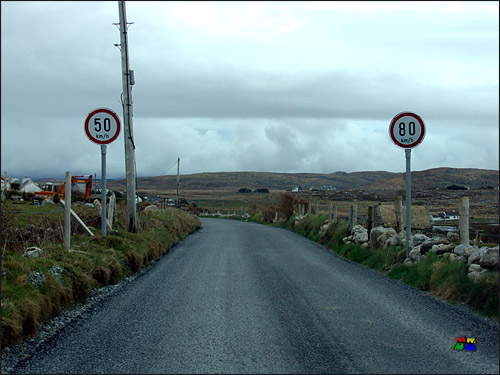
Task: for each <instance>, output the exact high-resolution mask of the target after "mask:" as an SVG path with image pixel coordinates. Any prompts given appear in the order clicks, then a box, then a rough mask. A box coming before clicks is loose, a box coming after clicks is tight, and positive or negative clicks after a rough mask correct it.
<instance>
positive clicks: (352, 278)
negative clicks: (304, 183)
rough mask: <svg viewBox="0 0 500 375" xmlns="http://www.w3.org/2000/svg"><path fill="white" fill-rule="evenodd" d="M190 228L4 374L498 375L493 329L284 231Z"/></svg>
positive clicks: (210, 225) (225, 225) (220, 225)
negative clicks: (464, 345)
mask: <svg viewBox="0 0 500 375" xmlns="http://www.w3.org/2000/svg"><path fill="white" fill-rule="evenodd" d="M202 222H203V228H202V229H201V230H200V231H199V232H198V233H196V234H193V235H191V236H189V237H188V238H186V239H185V240H184V241H182V242H181V243H180V244H179V245H177V246H176V247H175V248H174V250H173V251H171V252H170V253H169V254H168V255H166V256H165V257H163V258H162V259H161V261H159V262H158V263H157V264H156V265H155V266H154V267H153V268H152V269H151V270H150V271H148V272H147V273H145V274H144V275H143V276H141V277H140V278H138V279H136V280H135V281H134V282H132V283H130V284H129V285H127V286H126V287H124V288H123V289H121V290H120V292H119V293H118V294H115V295H113V296H111V297H109V298H107V299H106V300H104V301H103V302H102V303H101V304H100V305H99V306H98V308H97V309H95V310H94V311H93V312H92V313H90V314H89V315H88V316H86V317H85V318H84V319H79V320H77V321H76V322H73V323H71V324H69V325H67V326H66V327H65V328H64V329H63V330H62V331H61V332H60V333H59V334H58V335H57V336H56V337H55V338H53V339H52V340H51V341H50V342H48V343H47V344H44V345H43V346H42V347H41V348H40V349H39V350H38V351H37V352H36V353H35V354H34V355H33V356H32V357H31V358H28V359H27V360H26V361H25V362H24V363H22V364H21V365H20V366H19V367H18V368H16V369H15V372H16V373H54V372H56V373H65V374H70V373H439V374H444V373H455V374H456V373H498V370H499V356H498V349H499V346H498V337H499V331H498V324H497V323H494V322H491V321H489V320H487V319H484V318H481V317H479V316H477V315H475V314H471V313H468V312H467V311H466V310H465V309H463V308H458V307H453V306H450V305H448V304H446V303H443V302H440V301H439V300H437V299H436V298H434V297H432V296H429V295H428V294H426V293H423V292H420V291H418V290H416V289H413V288H410V287H408V286H406V285H404V284H402V283H401V282H399V281H393V280H390V279H388V278H387V277H385V276H383V275H381V274H378V273H377V272H375V271H372V270H370V269H367V268H365V267H362V266H360V265H358V264H356V263H353V262H350V261H346V260H344V259H342V258H341V257H339V256H337V255H336V254H334V253H332V252H330V251H328V250H327V249H325V248H324V247H322V246H320V245H318V244H316V243H314V242H311V241H309V240H307V239H305V238H304V237H301V236H299V235H297V234H295V233H292V232H289V231H287V230H282V229H277V228H273V227H269V226H264V225H258V224H254V223H244V222H237V221H229V220H217V219H202ZM461 336H466V337H470V338H475V339H476V350H475V351H465V350H464V351H458V350H452V346H453V344H454V343H455V341H456V340H457V338H458V337H461Z"/></svg>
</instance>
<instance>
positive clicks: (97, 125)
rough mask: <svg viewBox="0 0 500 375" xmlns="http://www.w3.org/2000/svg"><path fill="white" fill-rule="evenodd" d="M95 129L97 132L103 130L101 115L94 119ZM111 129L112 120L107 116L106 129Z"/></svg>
mask: <svg viewBox="0 0 500 375" xmlns="http://www.w3.org/2000/svg"><path fill="white" fill-rule="evenodd" d="M94 126H95V128H94V130H95V131H96V132H100V131H101V119H100V118H99V117H97V118H95V119H94ZM110 130H111V120H110V119H109V118H107V117H105V118H104V131H105V132H109V131H110Z"/></svg>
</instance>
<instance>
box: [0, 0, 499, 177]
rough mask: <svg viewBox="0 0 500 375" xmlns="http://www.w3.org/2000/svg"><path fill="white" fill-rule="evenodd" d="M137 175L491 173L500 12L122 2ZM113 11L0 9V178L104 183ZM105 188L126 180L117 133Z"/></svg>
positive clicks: (106, 7)
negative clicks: (404, 138)
mask: <svg viewBox="0 0 500 375" xmlns="http://www.w3.org/2000/svg"><path fill="white" fill-rule="evenodd" d="M126 9H127V20H128V21H129V22H133V25H130V27H129V29H128V31H129V53H130V67H131V69H133V70H134V73H135V85H134V86H133V90H132V96H133V104H134V107H133V109H134V118H133V130H134V141H135V145H136V162H137V173H138V175H139V176H158V175H162V174H175V173H176V167H175V166H174V165H175V164H176V161H177V158H178V157H180V158H181V174H191V173H198V172H219V171H267V172H314V173H331V172H335V171H345V172H356V171H370V170H373V171H375V170H386V171H390V172H404V171H405V157H404V150H403V149H401V148H399V147H397V146H396V145H394V144H393V143H392V141H391V139H390V137H389V132H388V129H389V124H390V121H391V119H392V118H393V117H394V116H395V115H396V114H398V113H400V112H402V111H411V112H414V113H416V114H418V115H420V116H421V117H422V119H423V120H424V122H425V126H426V130H427V132H426V135H425V138H424V140H423V142H422V143H421V144H420V145H419V146H418V147H416V148H415V149H413V151H412V170H424V169H429V168H436V167H457V168H485V169H496V170H498V168H499V108H498V107H499V79H498V74H499V3H498V2H497V1H495V2H448V1H446V2H437V1H436V2H434V1H433V2H392V1H391V2H371V1H370V2H350V1H349V2H324V1H321V2H314V1H307V2H156V1H155V2H148V1H127V2H126ZM118 21H119V15H118V2H117V1H109V2H107V1H103V2H101V1H99V2H97V1H91V2H73V1H71V2H59V1H57V2H52V1H48V2H39V1H36V2H25V1H19V2H17V1H2V2H1V169H2V171H1V173H2V175H3V173H4V172H5V171H7V172H8V174H9V175H11V176H19V177H22V176H25V175H27V176H30V177H32V178H36V177H42V176H54V177H60V178H63V177H64V172H65V171H71V172H72V174H74V175H76V174H90V173H92V174H94V173H97V176H100V173H101V154H100V146H98V145H96V144H94V143H92V142H90V140H89V139H88V138H87V137H86V135H85V133H84V121H85V118H86V117H87V115H88V114H89V113H90V112H91V111H93V110H94V109H96V108H100V107H106V108H110V109H112V110H113V111H115V112H116V113H117V114H118V115H119V117H120V118H122V117H123V113H122V106H121V102H120V95H121V92H122V76H121V55H120V50H119V49H118V48H117V47H115V46H114V44H115V43H120V34H119V30H118V28H117V27H116V26H115V25H113V23H116V22H118ZM107 152H108V153H107V176H108V178H124V176H125V157H124V155H125V151H124V139H123V132H122V134H120V136H119V137H118V139H117V140H116V141H114V142H113V143H112V144H110V145H109V146H108V151H107Z"/></svg>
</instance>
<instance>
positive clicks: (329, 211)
mask: <svg viewBox="0 0 500 375" xmlns="http://www.w3.org/2000/svg"><path fill="white" fill-rule="evenodd" d="M332 213H333V202H330V207H329V209H328V224H331V223H332Z"/></svg>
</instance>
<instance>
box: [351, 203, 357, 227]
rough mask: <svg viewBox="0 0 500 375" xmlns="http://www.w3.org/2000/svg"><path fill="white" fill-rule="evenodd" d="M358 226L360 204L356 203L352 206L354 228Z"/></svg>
mask: <svg viewBox="0 0 500 375" xmlns="http://www.w3.org/2000/svg"><path fill="white" fill-rule="evenodd" d="M357 224H358V204H357V203H354V204H353V205H352V226H351V228H354V227H355V226H356V225H357Z"/></svg>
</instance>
